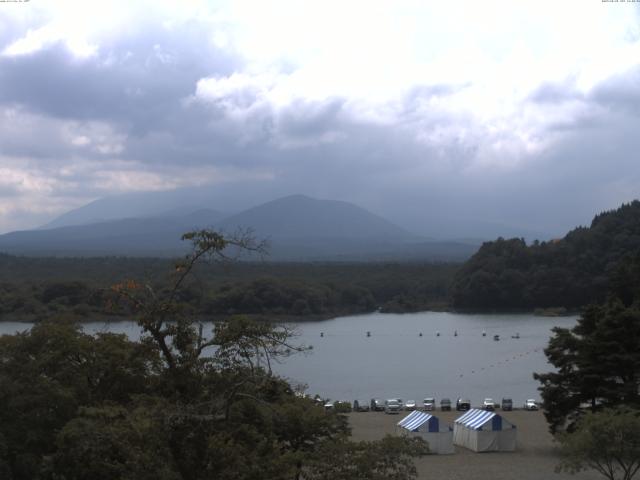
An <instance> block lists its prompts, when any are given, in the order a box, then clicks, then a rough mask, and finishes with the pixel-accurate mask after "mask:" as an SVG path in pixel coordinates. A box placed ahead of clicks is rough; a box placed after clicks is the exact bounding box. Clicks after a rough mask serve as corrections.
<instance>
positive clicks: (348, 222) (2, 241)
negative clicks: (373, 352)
mask: <svg viewBox="0 0 640 480" xmlns="http://www.w3.org/2000/svg"><path fill="white" fill-rule="evenodd" d="M145 198H146V197H145ZM190 200H194V199H190ZM114 202H115V203H114ZM114 205H115V206H116V208H115V209H114ZM163 208H164V211H159V210H162V209H163ZM117 211H119V212H127V213H128V215H127V217H126V218H122V217H121V218H117V217H116V216H115V214H114V212H117ZM121 215H122V213H121ZM201 228H214V229H216V230H221V231H223V232H226V233H233V232H235V231H236V230H238V229H251V230H252V232H253V234H254V235H255V236H256V238H258V239H265V240H267V242H268V244H269V258H270V259H273V260H289V261H303V260H317V261H329V260H331V261H336V260H340V261H353V260H380V261H389V260H416V259H423V260H437V261H459V260H464V259H466V258H468V257H469V256H471V255H472V254H473V253H474V252H475V251H476V250H477V248H478V246H479V243H475V242H473V241H471V242H467V241H459V242H456V241H434V240H432V239H428V238H425V237H421V236H418V235H416V234H413V233H411V232H408V231H407V230H405V229H403V228H401V227H399V226H397V225H395V224H393V223H392V222H390V221H388V220H386V219H384V218H382V217H380V216H378V215H375V214H373V213H371V212H369V211H367V210H365V209H363V208H361V207H358V206H356V205H354V204H352V203H348V202H342V201H336V200H318V199H314V198H310V197H307V196H304V195H291V196H287V197H283V198H279V199H277V200H273V201H270V202H266V203H263V204H260V205H257V206H254V207H251V208H248V209H246V210H243V211H241V212H238V213H235V214H231V215H229V214H224V213H222V212H220V211H217V210H213V209H210V208H206V207H203V206H202V205H199V204H198V203H191V204H190V203H186V202H183V203H182V204H178V205H175V204H173V205H172V204H170V203H167V204H162V203H158V204H153V202H147V203H146V204H144V205H141V204H137V203H136V201H135V198H131V197H129V198H124V199H123V198H119V199H116V200H110V201H109V202H105V201H97V202H94V203H92V204H88V205H86V206H84V207H81V208H79V209H76V210H72V211H70V212H68V213H66V214H64V215H62V216H60V217H58V218H57V219H55V220H54V221H52V222H50V223H49V224H47V225H44V226H43V227H41V228H39V229H37V230H27V231H18V232H11V233H7V234H4V235H0V251H3V252H6V253H11V254H22V255H38V256H45V255H46V256H48V255H53V256H103V255H122V256H175V255H180V254H183V253H184V252H185V251H186V250H187V247H188V246H187V245H185V244H184V243H183V242H181V240H180V237H181V235H182V234H183V233H185V232H186V231H189V230H194V229H201Z"/></svg>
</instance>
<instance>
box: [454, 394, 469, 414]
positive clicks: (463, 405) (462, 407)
mask: <svg viewBox="0 0 640 480" xmlns="http://www.w3.org/2000/svg"><path fill="white" fill-rule="evenodd" d="M470 408H471V400H468V399H466V398H462V397H461V398H458V400H456V410H457V411H459V412H464V411H467V410H469V409H470Z"/></svg>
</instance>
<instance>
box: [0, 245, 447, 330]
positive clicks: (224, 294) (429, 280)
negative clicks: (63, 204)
mask: <svg viewBox="0 0 640 480" xmlns="http://www.w3.org/2000/svg"><path fill="white" fill-rule="evenodd" d="M171 266H172V261H170V260H167V259H153V258H121V257H96V258H53V257H52V258H30V257H16V256H11V255H0V320H18V321H38V320H39V319H41V318H45V317H46V316H48V315H51V314H61V313H71V314H74V315H76V316H78V317H79V318H80V319H81V320H82V319H85V320H91V319H93V318H96V317H97V316H112V315H127V314H128V313H129V312H126V311H123V310H114V309H112V308H110V305H112V304H111V302H109V297H110V295H111V293H112V292H111V286H112V285H115V284H117V283H121V282H123V281H126V280H127V279H130V278H138V279H143V280H144V281H145V282H147V283H150V284H153V285H154V287H155V288H157V289H158V290H162V288H163V287H165V288H166V285H168V283H169V282H170V280H171V277H170V275H167V273H166V272H167V271H170V270H171ZM458 267H459V265H458V264H448V263H442V264H437V263H411V264H410V263H273V262H223V263H215V264H202V265H198V267H197V268H196V269H195V270H194V275H193V277H192V278H190V279H189V282H188V284H187V285H185V288H183V289H182V290H181V301H183V302H184V303H185V304H186V305H188V306H189V308H191V309H192V311H194V312H197V313H199V314H200V315H202V316H204V317H212V318H216V317H223V316H227V315H232V314H248V315H252V316H256V317H259V316H265V317H269V318H272V319H273V318H277V319H296V320H299V319H303V318H307V319H318V318H327V317H331V316H335V315H344V314H353V313H364V312H371V311H374V310H376V309H380V310H381V311H385V312H410V311H419V310H426V309H437V308H445V307H446V305H447V301H448V299H447V295H448V288H449V284H450V283H451V280H452V279H453V276H454V274H455V271H456V269H457V268H458Z"/></svg>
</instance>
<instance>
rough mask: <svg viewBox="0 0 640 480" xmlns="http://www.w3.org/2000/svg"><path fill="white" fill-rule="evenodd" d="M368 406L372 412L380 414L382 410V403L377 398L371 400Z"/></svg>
mask: <svg viewBox="0 0 640 480" xmlns="http://www.w3.org/2000/svg"><path fill="white" fill-rule="evenodd" d="M369 405H370V407H371V411H372V412H382V411H383V410H384V402H383V401H382V400H380V399H379V398H372V399H371V403H370V404H369Z"/></svg>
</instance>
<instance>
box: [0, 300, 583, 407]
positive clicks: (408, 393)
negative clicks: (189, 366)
mask: <svg viewBox="0 0 640 480" xmlns="http://www.w3.org/2000/svg"><path fill="white" fill-rule="evenodd" d="M575 322H576V317H564V318H545V317H535V316H533V315H523V314H508V315H495V314H487V315H478V314H473V315H471V314H469V315H467V314H454V313H441V312H422V313H414V314H402V315H395V314H381V313H373V314H367V315H357V316H351V317H340V318H336V319H333V320H326V321H322V322H309V323H301V324H298V325H297V331H298V337H297V338H296V339H295V342H296V343H298V344H305V345H311V346H313V350H312V352H311V353H309V354H306V355H295V356H293V357H291V358H290V359H288V360H287V361H286V362H284V363H281V364H278V365H276V366H275V369H276V371H277V372H278V373H280V374H281V375H283V376H286V377H287V378H289V379H290V380H291V381H293V382H296V383H306V384H307V385H308V386H309V389H308V392H309V393H311V394H315V393H318V394H320V395H321V396H323V397H328V398H331V399H343V400H351V401H352V400H354V399H356V398H358V399H361V400H366V401H368V400H369V399H370V398H372V397H380V398H388V397H400V398H403V399H405V400H407V399H414V400H417V401H418V402H420V401H421V400H422V399H423V398H424V397H428V396H435V397H436V399H437V400H439V399H440V398H443V397H449V398H451V399H453V400H454V401H455V399H456V398H457V397H458V396H465V397H468V398H470V399H471V401H472V403H473V404H474V405H477V404H480V403H481V402H482V400H483V399H484V398H485V397H491V398H493V399H494V400H497V401H499V400H500V399H501V398H502V397H511V398H513V401H514V404H515V406H516V407H519V406H521V405H522V404H523V403H524V401H525V399H527V398H538V392H537V387H538V383H537V382H535V381H534V380H533V377H532V373H533V372H544V371H548V370H549V369H550V366H549V365H548V364H547V361H546V358H545V356H544V353H543V349H544V347H545V346H546V345H547V342H548V340H549V337H550V335H551V328H552V327H554V326H556V325H557V326H562V327H571V326H573V325H574V324H575ZM26 328H29V325H28V324H24V323H15V322H7V323H0V333H14V332H16V331H22V330H25V329H26ZM85 330H86V331H89V332H98V331H113V332H121V333H126V334H127V335H128V336H129V337H130V338H138V336H139V334H140V330H139V327H138V326H137V325H135V324H134V323H131V322H118V323H111V324H105V323H89V324H86V325H85ZM367 332H370V335H367ZM438 333H439V335H438ZM483 333H484V334H485V335H483ZM421 334H422V335H421ZM456 334H457V335H456ZM495 335H498V336H499V338H500V340H498V341H496V340H494V336H495ZM516 336H519V338H513V337H516Z"/></svg>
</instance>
